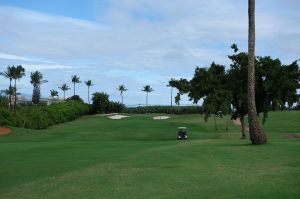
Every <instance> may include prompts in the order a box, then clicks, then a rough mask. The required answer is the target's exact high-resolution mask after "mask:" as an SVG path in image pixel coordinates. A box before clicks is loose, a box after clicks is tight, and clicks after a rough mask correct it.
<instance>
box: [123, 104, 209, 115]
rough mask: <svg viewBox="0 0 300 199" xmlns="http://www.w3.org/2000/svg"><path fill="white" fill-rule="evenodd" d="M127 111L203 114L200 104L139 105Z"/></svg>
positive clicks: (126, 110) (138, 112)
mask: <svg viewBox="0 0 300 199" xmlns="http://www.w3.org/2000/svg"><path fill="white" fill-rule="evenodd" d="M124 112H125V113H135V114H146V113H166V114H175V115H185V114H202V113H203V110H202V108H201V107H200V106H173V107H171V106H147V107H146V106H139V107H134V108H125V110H124Z"/></svg>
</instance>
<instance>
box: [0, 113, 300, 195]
mask: <svg viewBox="0 0 300 199" xmlns="http://www.w3.org/2000/svg"><path fill="white" fill-rule="evenodd" d="M131 116H132V117H130V118H125V119H122V120H109V119H107V118H105V117H99V116H89V117H83V118H80V119H79V120H76V121H74V122H69V123H65V124H60V125H57V126H54V127H51V128H49V129H47V130H42V131H34V130H25V129H18V128H14V129H13V132H12V133H11V134H9V135H5V136H1V137H0V158H1V162H0V176H1V177H0V198H1V199H2V198H24V199H26V198H130V199H131V198H170V199H171V198H172V199H173V198H299V196H300V189H299V186H300V139H288V138H287V136H286V134H288V133H297V132H298V133H299V130H300V112H299V111H298V112H296V111H289V112H288V111H285V112H276V113H270V115H269V118H268V120H267V123H266V124H265V126H264V130H265V131H266V133H267V134H268V137H269V143H268V144H267V145H262V146H252V145H250V142H249V141H248V140H240V139H239V138H240V132H239V128H238V127H236V126H234V125H233V124H231V123H229V122H228V121H229V118H223V119H218V131H217V132H215V131H214V123H213V120H209V121H208V122H207V123H205V122H204V121H203V118H202V116H200V115H188V116H174V117H173V118H172V119H168V120H153V119H152V116H153V115H131ZM226 125H227V126H228V131H225V129H226ZM178 126H186V127H188V131H189V135H190V139H189V140H187V141H177V140H176V130H177V127H178Z"/></svg>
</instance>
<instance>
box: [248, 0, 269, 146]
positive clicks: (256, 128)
mask: <svg viewBox="0 0 300 199" xmlns="http://www.w3.org/2000/svg"><path fill="white" fill-rule="evenodd" d="M248 17H249V33H248V122H249V131H250V140H251V142H252V144H264V143H266V142H267V137H266V135H265V134H264V132H263V131H262V129H261V127H260V125H259V120H258V117H257V111H256V104H255V0H248Z"/></svg>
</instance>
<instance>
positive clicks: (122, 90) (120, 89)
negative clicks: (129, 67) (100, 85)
mask: <svg viewBox="0 0 300 199" xmlns="http://www.w3.org/2000/svg"><path fill="white" fill-rule="evenodd" d="M117 89H118V91H119V92H120V95H121V100H122V104H123V93H124V92H125V91H127V90H128V89H126V87H125V86H124V85H123V84H121V85H119V87H118V88H117Z"/></svg>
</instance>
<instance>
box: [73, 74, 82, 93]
mask: <svg viewBox="0 0 300 199" xmlns="http://www.w3.org/2000/svg"><path fill="white" fill-rule="evenodd" d="M71 78H72V83H73V85H74V87H73V88H74V95H75V85H76V84H79V83H81V81H80V78H79V77H78V76H77V75H72V77H71Z"/></svg>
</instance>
